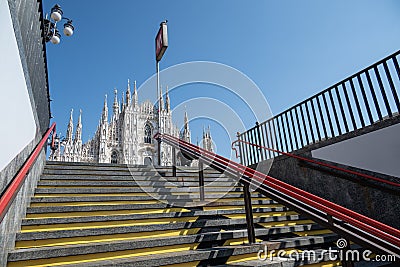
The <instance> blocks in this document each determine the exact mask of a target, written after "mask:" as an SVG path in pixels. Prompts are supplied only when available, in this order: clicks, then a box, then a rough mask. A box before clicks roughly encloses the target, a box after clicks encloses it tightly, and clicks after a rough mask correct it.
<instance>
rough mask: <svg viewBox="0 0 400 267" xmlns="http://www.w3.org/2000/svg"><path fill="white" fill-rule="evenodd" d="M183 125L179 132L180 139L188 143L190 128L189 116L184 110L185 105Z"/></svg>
mask: <svg viewBox="0 0 400 267" xmlns="http://www.w3.org/2000/svg"><path fill="white" fill-rule="evenodd" d="M183 121H184V126H183V131H182V133H181V139H182V140H183V141H186V142H188V143H190V142H191V141H190V130H189V118H188V115H187V112H186V106H185V116H184V119H183Z"/></svg>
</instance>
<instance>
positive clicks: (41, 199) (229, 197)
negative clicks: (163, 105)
mask: <svg viewBox="0 0 400 267" xmlns="http://www.w3.org/2000/svg"><path fill="white" fill-rule="evenodd" d="M251 197H252V199H253V200H260V199H264V200H269V198H267V197H264V196H263V195H261V194H257V193H253V194H252V195H251ZM243 198H244V194H207V196H206V199H207V200H213V199H215V200H220V201H235V200H236V201H237V200H239V201H240V200H243ZM160 199H165V200H179V199H180V200H199V195H198V194H188V195H165V196H163V197H162V198H160ZM142 200H154V197H152V196H149V195H143V196H132V195H129V194H120V195H90V194H88V195H83V196H81V195H77V196H74V195H71V196H69V195H61V196H53V195H52V194H49V195H36V196H35V197H32V199H31V203H60V202H89V201H90V202H98V201H142Z"/></svg>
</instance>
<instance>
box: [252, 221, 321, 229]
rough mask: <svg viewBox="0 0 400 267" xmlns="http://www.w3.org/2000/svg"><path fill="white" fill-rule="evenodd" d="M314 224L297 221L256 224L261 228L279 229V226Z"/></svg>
mask: <svg viewBox="0 0 400 267" xmlns="http://www.w3.org/2000/svg"><path fill="white" fill-rule="evenodd" d="M310 223H315V222H314V221H311V220H297V221H279V222H267V223H258V225H262V226H263V227H266V228H269V227H279V226H293V225H302V224H310Z"/></svg>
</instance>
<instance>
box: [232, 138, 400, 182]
mask: <svg viewBox="0 0 400 267" xmlns="http://www.w3.org/2000/svg"><path fill="white" fill-rule="evenodd" d="M237 142H241V143H245V144H248V145H251V146H255V147H258V148H263V149H265V150H269V151H272V152H276V153H279V154H282V155H285V156H288V157H292V158H296V159H300V160H303V161H307V162H310V163H314V164H317V165H320V166H324V167H328V168H331V169H335V170H338V171H342V172H346V173H350V174H353V175H357V176H360V177H363V178H366V179H370V180H375V181H378V182H381V183H385V184H389V185H393V186H398V187H400V184H399V183H396V182H392V181H388V180H385V179H382V178H378V177H374V176H371V175H368V174H364V173H360V172H356V171H352V170H347V169H343V168H340V167H337V166H334V165H331V164H327V163H324V162H320V161H316V160H313V159H309V158H304V157H301V156H298V155H294V154H291V153H287V152H283V151H279V150H276V149H273V148H269V147H265V146H261V145H257V144H253V143H250V142H248V141H244V140H240V139H239V140H236V141H233V142H232V149H233V150H235V152H236V158H238V157H239V156H238V153H237V150H236V148H234V147H233V145H234V144H235V143H237Z"/></svg>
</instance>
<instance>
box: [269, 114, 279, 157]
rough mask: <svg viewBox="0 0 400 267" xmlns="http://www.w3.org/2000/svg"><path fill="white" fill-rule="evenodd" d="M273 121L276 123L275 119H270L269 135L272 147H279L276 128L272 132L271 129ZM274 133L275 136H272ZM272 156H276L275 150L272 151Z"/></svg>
mask: <svg viewBox="0 0 400 267" xmlns="http://www.w3.org/2000/svg"><path fill="white" fill-rule="evenodd" d="M271 122H272V123H274V120H272V121H270V120H269V121H268V130H269V136H270V137H271V148H273V149H277V144H276V135H275V130H274V132H273V133H272V131H271ZM274 129H275V127H274ZM272 134H273V135H274V136H272ZM272 156H273V157H275V152H272Z"/></svg>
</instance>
